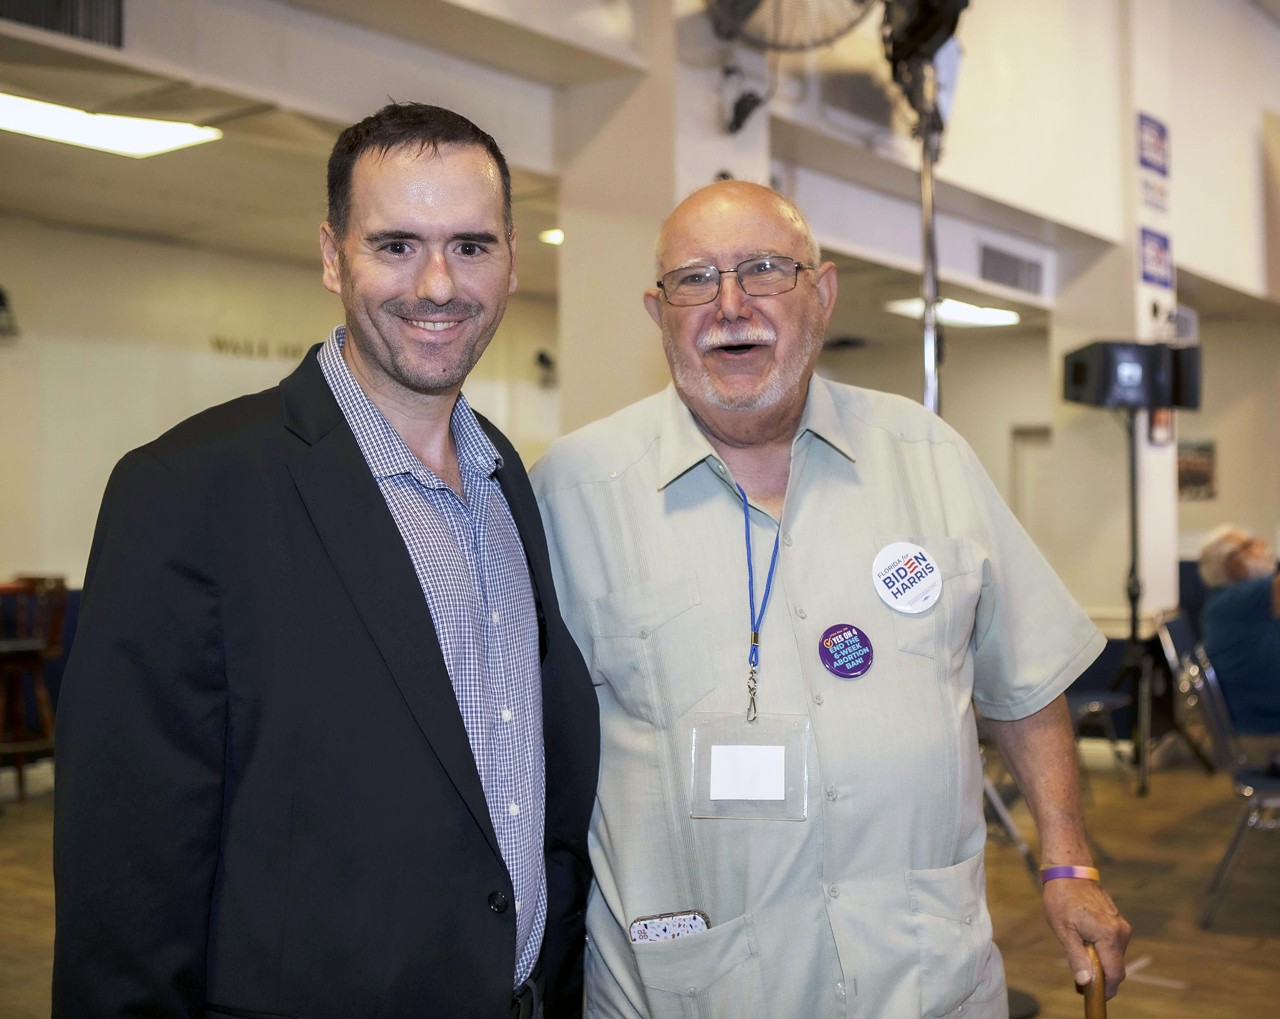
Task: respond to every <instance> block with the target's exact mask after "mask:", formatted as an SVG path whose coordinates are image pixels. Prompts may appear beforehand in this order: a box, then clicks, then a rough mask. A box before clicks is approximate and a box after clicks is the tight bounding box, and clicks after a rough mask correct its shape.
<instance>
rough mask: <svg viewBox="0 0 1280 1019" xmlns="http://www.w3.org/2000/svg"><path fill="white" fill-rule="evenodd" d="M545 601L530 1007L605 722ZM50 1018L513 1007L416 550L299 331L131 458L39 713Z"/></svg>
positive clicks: (570, 951) (575, 988) (559, 1010)
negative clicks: (50, 891)
mask: <svg viewBox="0 0 1280 1019" xmlns="http://www.w3.org/2000/svg"><path fill="white" fill-rule="evenodd" d="M484 424H485V426H486V429H487V430H488V432H489V434H490V436H491V437H492V439H493V441H494V442H495V444H496V445H497V447H498V450H499V452H500V453H501V454H502V457H503V462H504V466H503V468H502V469H501V471H499V473H498V480H499V482H500V484H501V486H502V490H503V492H504V494H505V495H506V499H507V502H508V504H509V505H510V507H511V513H512V516H513V517H514V518H515V523H516V526H517V528H518V529H519V532H520V535H521V538H522V539H523V542H524V547H525V552H526V555H527V557H528V561H529V567H530V573H531V576H532V578H533V583H534V589H535V592H536V594H537V597H538V601H539V609H540V616H541V619H542V629H543V631H544V633H543V648H544V657H543V662H542V678H543V685H542V695H543V718H544V733H545V745H546V762H547V763H546V778H547V812H546V857H547V871H548V895H549V908H548V919H547V929H546V935H545V939H544V946H543V956H542V961H543V967H544V972H545V973H546V976H547V981H548V1004H549V1010H548V1015H549V1016H551V1017H557V1016H562V1015H564V1016H573V1015H577V1014H578V1013H579V1012H580V1008H581V1006H580V1002H581V988H582V985H581V962H582V958H581V957H582V947H583V909H584V905H585V900H586V891H587V885H588V882H589V877H590V875H589V866H588V859H587V850H586V830H587V824H588V821H589V817H590V812H591V805H592V800H593V797H594V792H595V784H596V770H597V760H598V754H599V727H598V721H597V715H596V703H595V696H594V693H593V691H592V688H591V684H590V680H589V678H588V675H587V672H586V669H585V667H584V665H583V662H582V658H581V656H580V655H579V653H578V650H577V648H576V647H575V646H574V644H573V642H572V639H571V638H570V636H569V634H568V631H567V630H566V629H565V626H564V624H563V622H562V620H561V617H560V610H559V607H558V605H557V602H556V596H555V591H554V589H553V586H552V580H551V572H550V567H549V564H548V559H547V550H546V542H545V538H544V536H543V531H542V524H541V521H540V519H539V516H538V509H537V505H536V503H535V502H534V498H533V493H532V491H531V490H530V488H529V483H528V479H527V478H526V476H525V473H524V469H523V467H522V465H521V463H520V459H519V457H518V456H517V454H516V452H515V450H514V449H512V447H511V445H510V444H509V443H508V442H507V441H506V439H505V438H503V436H502V435H501V434H499V433H498V432H497V430H496V429H494V428H493V427H492V426H491V425H488V423H487V422H485V423H484ZM57 747H58V749H57V769H58V773H57V788H56V794H55V795H56V805H55V839H54V843H55V844H54V867H55V879H56V892H57V937H56V948H55V958H54V986H53V1014H54V1015H55V1016H69V1017H75V1019H86V1017H91V1016H107V1015H138V1016H141V1015H146V1016H186V1015H201V1014H207V1015H211V1016H212V1015H232V1016H308V1017H334V1019H339V1017H341V1019H352V1017H361V1016H385V1017H400V1016H404V1017H409V1016H413V1017H415V1019H418V1017H426V1016H441V1017H470V1016H475V1017H477V1019H480V1017H483V1019H496V1017H501V1016H506V1015H508V1014H509V1012H510V1002H511V982H512V974H513V970H514V965H515V909H514V899H515V896H514V894H513V891H512V887H511V881H510V878H509V876H508V874H507V871H506V868H505V866H504V864H503V861H502V856H501V854H500V852H499V849H498V844H497V840H496V837H495V835H494V831H493V828H492V825H491V823H490V820H489V815H488V810H487V808H486V805H485V799H484V793H483V790H482V789H481V785H480V779H479V776H478V774H477V771H476V767H475V763H474V760H473V758H472V756H471V750H470V746H469V744H468V742H467V735H466V731H465V729H464V727H463V724H462V717H461V714H460V712H459V710H458V706H457V702H456V700H455V698H454V694H453V689H452V686H451V685H450V682H449V678H448V675H447V673H446V671H445V665H444V660H443V657H442V655H441V652H440V648H439V644H438V642H437V639H436V636H435V632H434V629H433V627H432V621H431V615H430V612H429V610H428V608H427V605H426V602H425V600H424V598H423V596H422V591H421V589H420V588H419V586H418V580H417V577H416V575H415V573H414V570H413V566H412V563H411V561H410V558H409V554H408V552H407V551H406V549H405V546H404V541H403V539H402V538H401V536H400V533H399V531H398V529H397V528H396V525H395V522H394V520H393V519H392V517H391V514H390V512H389V511H388V509H387V506H386V504H385V502H384V501H383V498H382V496H381V494H380V493H379V491H378V488H377V484H376V482H375V481H374V479H373V477H372V475H371V474H370V472H369V468H368V467H367V465H366V464H365V461H364V459H363V457H362V456H361V453H360V450H359V447H358V446H357V444H356V441H355V436H354V435H353V434H352V432H351V429H350V428H349V427H348V425H347V423H346V420H345V419H344V418H343V416H342V413H341V411H340V410H339V408H338V405H337V402H336V401H335V400H334V398H333V396H332V394H331V393H330V391H329V388H328V386H327V384H326V383H325V380H324V377H323V375H322V373H321V370H320V366H319V363H318V361H317V360H316V357H315V351H314V350H313V351H312V352H311V353H310V354H308V356H307V357H306V358H304V360H303V362H302V364H301V365H300V366H299V367H298V369H297V370H296V371H295V372H294V373H293V374H292V375H291V376H290V377H289V378H287V379H286V380H285V381H284V382H283V383H281V385H280V386H279V387H278V388H276V389H271V390H267V391H266V392H264V393H259V394H257V395H255V396H248V397H243V398H241V399H239V400H235V401H233V402H231V403H228V404H225V405H223V406H221V407H215V408H213V409H212V410H209V411H206V412H204V413H202V414H199V415H197V416H196V417H194V418H191V419H190V420H188V421H186V422H184V423H183V424H181V425H179V426H178V427H177V428H175V429H173V430H172V431H170V432H169V433H167V434H166V435H164V436H162V437H161V438H159V439H157V440H156V441H155V442H153V443H151V444H149V445H147V446H145V447H143V448H141V449H139V450H135V451H134V452H132V453H130V454H129V455H127V456H126V457H125V458H124V459H123V460H122V461H121V462H120V464H119V465H118V466H117V467H116V470H115V472H114V473H113V475H112V477H111V481H110V483H109V485H108V487H107V492H106V495H105V497H104V500H103V505H102V511H101V514H100V517H99V521H98V528H97V533H96V535H95V537H94V542H93V549H92V552H91V555H90V560H89V569H88V574H87V578H86V584H85V594H84V601H83V608H82V613H81V617H80V626H79V630H78V633H77V638H76V642H75V647H74V649H73V651H72V654H71V660H70V662H69V663H68V667H67V672H66V677H65V680H64V683H63V688H62V694H61V699H60V704H59V711H58V734H57Z"/></svg>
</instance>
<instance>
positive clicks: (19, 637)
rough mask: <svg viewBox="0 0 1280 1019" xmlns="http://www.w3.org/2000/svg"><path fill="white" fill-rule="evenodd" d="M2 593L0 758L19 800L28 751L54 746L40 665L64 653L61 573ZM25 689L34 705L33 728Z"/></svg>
mask: <svg viewBox="0 0 1280 1019" xmlns="http://www.w3.org/2000/svg"><path fill="white" fill-rule="evenodd" d="M0 594H3V596H4V600H5V602H6V603H7V604H6V606H5V607H6V609H9V610H10V611H6V612H3V613H0V760H4V759H11V760H12V762H13V766H14V771H15V774H16V776H17V784H18V799H20V800H21V799H25V798H26V792H27V790H26V778H25V774H24V769H25V767H26V763H27V758H28V755H30V754H35V753H43V752H45V751H52V750H53V729H54V718H53V702H52V700H51V699H50V697H49V690H48V688H47V687H46V686H45V681H44V663H45V662H46V661H47V660H49V659H50V658H56V657H58V656H60V655H61V654H62V653H63V649H62V633H63V627H64V625H65V623H66V615H67V586H66V583H65V581H64V580H63V579H62V578H61V577H17V578H15V579H14V580H13V581H12V582H9V583H6V584H4V585H2V586H0ZM28 690H29V691H30V692H31V695H32V697H33V699H34V701H35V707H36V717H37V725H36V728H35V729H34V730H32V729H31V728H30V725H29V718H28V712H27V691H28Z"/></svg>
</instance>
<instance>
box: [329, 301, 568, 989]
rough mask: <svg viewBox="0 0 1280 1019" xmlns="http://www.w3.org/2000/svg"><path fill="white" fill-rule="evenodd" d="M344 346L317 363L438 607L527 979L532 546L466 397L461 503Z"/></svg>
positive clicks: (535, 836)
mask: <svg viewBox="0 0 1280 1019" xmlns="http://www.w3.org/2000/svg"><path fill="white" fill-rule="evenodd" d="M345 342H346V328H345V327H344V326H339V327H338V328H337V329H335V330H334V331H333V334H332V335H331V336H330V337H329V341H328V342H327V343H325V344H324V346H322V347H321V348H320V353H319V358H320V367H321V369H322V370H323V371H324V377H325V380H326V381H327V382H328V383H329V388H330V389H331V390H332V391H333V395H334V397H335V399H337V401H338V406H339V407H341V408H342V413H343V415H344V416H345V417H346V419H347V423H348V424H349V425H350V426H351V430H352V431H353V432H354V433H355V436H356V442H357V443H359V446H360V451H361V452H362V453H363V454H364V458H365V461H366V462H367V463H368V465H369V469H370V471H372V472H373V476H374V478H375V479H376V480H377V482H378V488H379V489H380V490H381V491H382V496H383V498H384V499H386V501H387V508H388V509H390V510H391V515H392V517H393V518H394V519H395V522H396V526H397V527H399V528H400V534H401V535H402V536H403V538H404V543H405V547H406V548H407V549H408V551H409V556H410V558H411V559H412V560H413V568H414V570H415V571H416V572H417V575H418V583H419V584H420V585H421V586H422V593H423V594H424V595H425V596H426V600H427V606H428V608H429V609H430V610H431V619H432V621H433V622H434V623H435V628H436V635H437V637H438V638H439V640H440V650H441V651H442V652H443V653H444V660H445V665H446V667H447V668H448V670H449V679H450V681H451V682H452V684H453V692H454V695H455V696H456V697H457V699H458V707H459V708H460V709H461V711H462V721H463V724H464V725H465V726H466V730H467V739H468V740H469V741H470V743H471V753H472V755H473V756H474V757H475V761H476V768H477V769H478V771H479V772H480V783H481V785H482V786H483V787H484V795H485V799H486V801H487V802H488V805H489V817H490V818H491V819H492V821H493V828H494V831H495V832H496V833H497V836H498V846H499V847H500V848H501V850H502V858H503V860H504V861H505V862H506V865H507V870H508V872H509V873H510V875H511V881H512V885H513V886H514V888H515V895H516V902H515V906H516V970H515V986H519V985H520V984H521V983H522V982H523V981H524V980H525V979H526V978H527V977H528V976H529V974H530V973H531V972H532V970H533V967H534V964H535V963H536V962H537V959H538V953H539V951H540V950H541V947H542V933H543V930H544V928H545V926H546V918H547V874H546V863H545V858H544V855H543V824H544V818H545V790H546V782H545V772H544V760H543V745H542V693H541V682H542V676H541V666H540V661H539V653H538V617H537V609H536V608H535V605H534V598H533V587H532V583H531V581H530V579H529V567H528V563H527V560H526V559H525V554H524V546H523V545H522V544H521V541H520V535H519V533H518V532H517V531H516V525H515V521H514V520H512V518H511V511H510V509H509V508H508V506H507V501H506V499H505V498H504V497H503V495H502V490H501V488H499V486H498V482H497V480H496V479H495V478H494V472H495V471H496V470H497V469H498V468H499V467H501V466H502V458H501V457H500V456H499V455H498V451H497V450H496V449H495V448H494V445H493V443H492V442H490V441H489V437H488V436H487V435H485V433H484V430H483V429H481V427H480V423H479V422H478V421H477V420H476V417H475V414H474V413H472V410H471V408H470V406H468V404H467V401H466V400H465V399H463V397H462V396H461V395H459V396H458V402H457V404H456V405H455V406H454V409H453V416H452V417H451V419H450V421H449V430H450V433H451V434H452V436H453V441H454V445H455V446H456V447H457V450H458V466H459V468H460V469H461V473H462V487H463V494H464V496H465V498H460V497H459V496H458V495H457V493H456V492H454V491H453V489H451V488H450V487H449V486H448V485H447V484H446V483H445V482H443V481H441V480H440V478H439V477H437V476H436V475H435V473H433V472H432V471H430V470H428V469H427V468H426V467H425V466H424V465H423V464H422V462H421V461H420V460H419V459H418V458H417V457H416V456H415V455H414V454H413V452H412V451H411V450H410V449H409V447H408V446H407V445H406V444H405V442H404V440H403V439H401V438H400V436H399V434H398V433H397V432H396V431H395V429H394V428H392V427H391V425H390V424H389V423H388V422H387V419H386V418H384V417H383V416H382V413H381V412H380V411H379V410H378V408H377V407H376V406H374V404H373V401H372V400H370V399H369V397H368V396H367V395H366V394H365V392H364V390H363V389H361V388H360V385H359V383H358V382H357V381H356V380H355V377H354V376H353V375H352V374H351V370H350V369H349V368H348V367H347V364H346V362H345V361H343V359H342V346H343V344H344V343H345ZM425 681H426V679H425V677H424V682H425ZM424 908H430V904H429V903H424Z"/></svg>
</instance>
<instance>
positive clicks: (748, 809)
mask: <svg viewBox="0 0 1280 1019" xmlns="http://www.w3.org/2000/svg"><path fill="white" fill-rule="evenodd" d="M809 738H810V726H809V719H808V716H806V715H758V716H756V719H755V721H752V722H748V721H747V720H746V718H745V717H744V716H743V715H741V714H703V715H696V716H695V717H694V720H693V761H692V765H693V767H692V776H693V788H692V797H691V800H690V802H691V807H690V810H689V816H690V817H732V818H738V819H743V820H754V819H759V820H768V821H803V820H804V819H805V817H806V816H807V812H808V803H809Z"/></svg>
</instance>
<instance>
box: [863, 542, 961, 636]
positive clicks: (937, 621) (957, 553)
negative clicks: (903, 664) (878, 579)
mask: <svg viewBox="0 0 1280 1019" xmlns="http://www.w3.org/2000/svg"><path fill="white" fill-rule="evenodd" d="M898 541H904V542H909V543H910V544H912V545H919V546H920V547H921V548H923V549H924V551H925V553H926V554H927V555H928V556H929V557H930V558H931V559H933V561H934V562H936V563H937V564H938V568H939V569H940V570H941V571H942V595H941V596H940V597H939V598H938V600H937V601H936V602H935V603H934V604H933V605H932V606H930V607H929V608H927V609H925V611H923V612H917V613H915V614H912V613H909V612H898V611H897V610H896V609H891V608H889V607H888V606H887V605H886V606H885V611H886V612H888V613H889V615H890V616H891V617H892V618H893V633H894V638H895V641H896V643H897V646H898V650H900V651H905V652H906V653H907V654H912V655H920V656H921V657H924V658H937V657H939V655H940V653H942V652H944V651H945V652H946V653H947V654H948V655H954V654H955V653H956V652H958V651H960V650H962V649H963V647H964V646H965V645H966V644H968V642H969V638H970V637H971V636H972V635H973V620H974V613H975V612H976V610H977V606H978V595H979V594H980V593H981V591H982V574H981V572H980V571H979V570H978V567H977V558H976V556H975V555H974V553H973V549H972V546H971V545H970V543H969V542H968V541H966V540H965V539H963V538H939V537H933V538H921V537H917V536H914V535H909V536H903V535H892V536H890V537H878V538H877V539H876V548H884V547H885V546H886V545H891V544H893V543H894V542H898Z"/></svg>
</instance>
